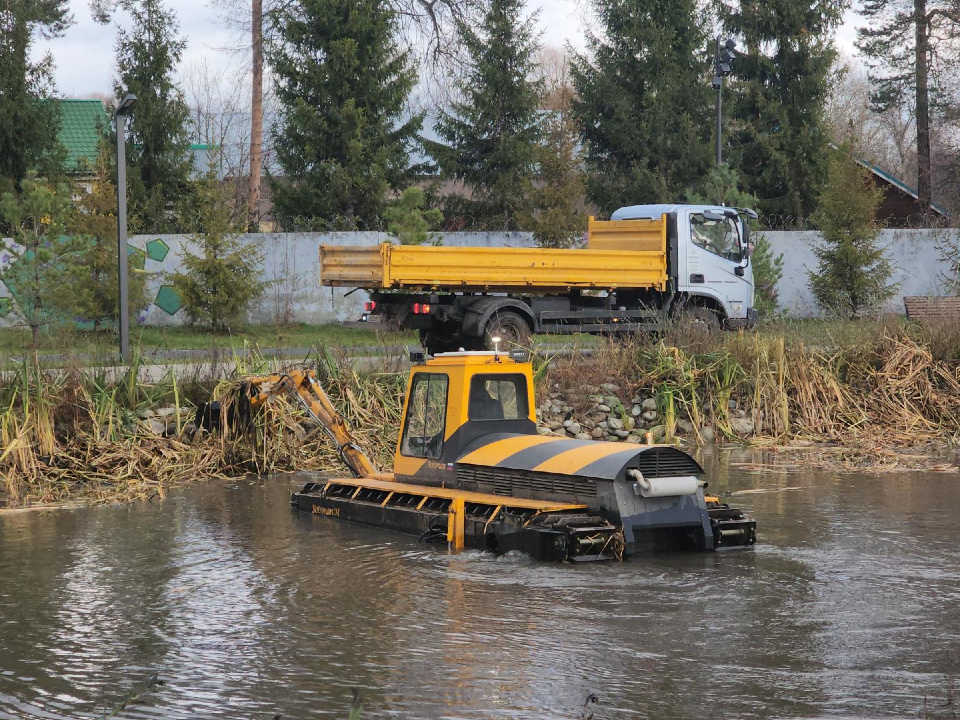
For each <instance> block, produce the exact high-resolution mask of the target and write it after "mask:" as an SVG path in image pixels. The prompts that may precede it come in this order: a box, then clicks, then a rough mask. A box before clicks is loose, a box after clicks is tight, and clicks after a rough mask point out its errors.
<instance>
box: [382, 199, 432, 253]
mask: <svg viewBox="0 0 960 720" xmlns="http://www.w3.org/2000/svg"><path fill="white" fill-rule="evenodd" d="M426 203H427V194H426V193H425V192H424V191H423V190H422V189H421V188H419V187H417V186H416V185H413V186H411V187H408V188H407V189H406V190H404V191H403V195H401V196H400V198H399V199H398V200H397V201H396V202H395V203H393V204H392V205H391V206H390V207H388V208H387V209H386V210H384V212H383V219H384V220H386V221H387V231H388V232H390V234H391V235H395V236H396V238H397V240H399V241H400V244H401V245H423V244H424V243H425V242H427V240H429V239H430V232H429V231H430V228H431V227H436V226H437V225H439V224H440V223H441V222H443V213H442V212H441V211H440V209H439V208H426V207H424V205H426ZM432 244H434V245H439V244H440V242H439V238H434V240H433V243H432Z"/></svg>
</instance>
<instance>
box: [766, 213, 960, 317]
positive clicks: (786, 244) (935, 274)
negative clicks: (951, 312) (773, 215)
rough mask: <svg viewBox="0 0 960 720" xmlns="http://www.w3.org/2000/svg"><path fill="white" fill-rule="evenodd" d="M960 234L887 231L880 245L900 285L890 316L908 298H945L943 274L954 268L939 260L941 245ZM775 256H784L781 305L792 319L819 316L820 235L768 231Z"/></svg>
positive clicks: (901, 308)
mask: <svg viewBox="0 0 960 720" xmlns="http://www.w3.org/2000/svg"><path fill="white" fill-rule="evenodd" d="M958 233H960V231H958V230H956V229H949V230H884V231H883V232H882V233H881V234H880V244H881V245H882V246H883V247H884V248H885V250H886V256H887V258H888V259H889V260H890V262H891V264H892V265H893V268H894V274H893V277H892V278H891V280H892V282H895V283H899V285H900V287H899V290H898V292H897V294H896V295H895V296H894V297H893V298H891V299H890V301H889V302H888V303H887V306H886V309H887V310H888V311H890V312H900V313H902V312H903V297H904V296H905V295H908V296H909V295H942V294H945V293H946V292H947V289H946V287H945V286H944V283H943V274H944V273H947V272H949V270H950V268H949V266H948V264H947V263H946V262H943V261H942V260H940V258H939V254H940V253H939V250H938V245H939V244H940V243H941V242H942V240H943V239H944V237H946V236H947V235H948V234H952V235H953V236H954V237H956V235H957V234H958ZM763 234H764V236H766V238H767V239H768V240H769V241H770V245H771V247H772V248H773V250H774V253H777V254H779V253H783V278H782V279H781V280H780V283H779V285H778V286H777V287H778V290H779V298H778V299H779V303H780V307H781V309H783V310H786V311H787V312H788V313H789V314H791V315H800V316H811V315H817V314H818V310H817V307H816V304H815V303H814V301H813V297H812V295H811V294H810V288H809V286H808V281H809V272H810V271H812V270H816V269H817V259H816V256H815V255H814V253H813V248H814V245H815V243H816V242H817V241H818V240H819V239H820V233H818V232H812V231H795V232H772V231H765V232H764V233H763Z"/></svg>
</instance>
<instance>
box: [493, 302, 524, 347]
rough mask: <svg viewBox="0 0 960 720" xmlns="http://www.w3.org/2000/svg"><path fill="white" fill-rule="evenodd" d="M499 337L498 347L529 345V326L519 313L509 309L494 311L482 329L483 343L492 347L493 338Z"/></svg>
mask: <svg viewBox="0 0 960 720" xmlns="http://www.w3.org/2000/svg"><path fill="white" fill-rule="evenodd" d="M495 337H499V338H500V349H501V350H510V349H512V348H529V347H530V326H529V325H528V324H527V321H526V320H524V319H523V318H522V317H520V315H518V314H517V313H515V312H511V311H509V310H504V311H503V312H498V313H496V314H495V315H494V316H493V317H492V318H490V320H488V321H487V324H486V327H484V329H483V344H484V345H486V347H487V349H488V350H493V349H494V343H493V338H495Z"/></svg>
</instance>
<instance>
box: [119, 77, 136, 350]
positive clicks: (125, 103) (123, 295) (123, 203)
mask: <svg viewBox="0 0 960 720" xmlns="http://www.w3.org/2000/svg"><path fill="white" fill-rule="evenodd" d="M136 101H137V98H136V96H135V95H132V94H128V95H127V96H126V97H125V98H124V99H123V100H122V101H121V103H120V105H119V106H117V111H116V121H117V274H118V276H119V291H120V292H119V295H120V298H119V303H120V308H119V311H120V312H119V317H120V361H121V362H124V363H128V362H130V302H129V299H128V298H129V294H130V290H129V283H128V277H127V272H128V269H127V158H126V144H127V140H126V130H127V115H128V114H129V112H130V110H131V109H132V108H133V105H134V103H135V102H136Z"/></svg>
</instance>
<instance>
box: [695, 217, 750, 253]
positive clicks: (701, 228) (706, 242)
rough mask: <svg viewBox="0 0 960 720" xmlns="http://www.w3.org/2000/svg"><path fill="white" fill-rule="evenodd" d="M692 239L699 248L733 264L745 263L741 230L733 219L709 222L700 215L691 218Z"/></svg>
mask: <svg viewBox="0 0 960 720" xmlns="http://www.w3.org/2000/svg"><path fill="white" fill-rule="evenodd" d="M690 239H691V241H692V242H693V244H694V245H696V246H697V247H702V248H703V249H704V250H706V251H707V252H711V253H713V254H714V255H719V256H720V257H722V258H726V259H727V260H732V261H733V262H737V263H739V262H742V261H743V248H742V246H741V241H740V230H739V228H738V227H737V221H736V220H734V219H733V218H724V219H723V220H708V219H707V218H705V217H704V216H703V215H700V214H699V213H694V214H693V215H691V216H690Z"/></svg>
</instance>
